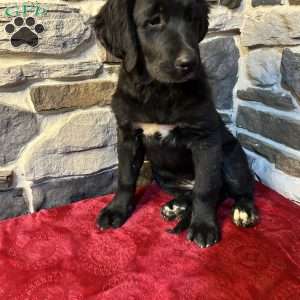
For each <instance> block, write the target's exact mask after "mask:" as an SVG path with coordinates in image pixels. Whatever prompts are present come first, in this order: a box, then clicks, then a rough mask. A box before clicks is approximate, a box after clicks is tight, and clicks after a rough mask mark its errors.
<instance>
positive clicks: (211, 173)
mask: <svg viewBox="0 0 300 300" xmlns="http://www.w3.org/2000/svg"><path fill="white" fill-rule="evenodd" d="M191 151H192V155H193V162H194V168H195V185H194V188H193V197H192V218H191V224H190V226H189V229H188V236H187V238H188V239H189V240H192V241H194V242H195V243H196V244H197V245H198V246H200V247H201V248H205V247H209V246H211V245H213V244H215V243H217V242H218V241H219V239H220V233H219V227H218V224H217V221H216V210H217V203H218V200H219V196H220V189H221V167H222V165H221V161H222V147H221V139H220V136H219V133H217V134H215V135H214V136H212V137H210V138H207V139H205V140H201V141H196V142H193V143H192V145H191Z"/></svg>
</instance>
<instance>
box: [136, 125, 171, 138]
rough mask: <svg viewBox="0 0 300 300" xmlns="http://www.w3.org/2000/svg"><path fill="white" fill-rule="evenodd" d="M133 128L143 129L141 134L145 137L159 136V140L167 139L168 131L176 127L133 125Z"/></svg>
mask: <svg viewBox="0 0 300 300" xmlns="http://www.w3.org/2000/svg"><path fill="white" fill-rule="evenodd" d="M133 126H134V128H136V129H139V128H140V129H143V134H144V135H146V136H151V135H154V134H160V136H161V138H165V137H167V136H168V135H169V133H170V131H171V130H173V129H174V128H175V127H176V125H166V124H157V123H134V124H133Z"/></svg>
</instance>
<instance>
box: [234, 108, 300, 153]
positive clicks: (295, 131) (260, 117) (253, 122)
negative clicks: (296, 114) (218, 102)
mask: <svg viewBox="0 0 300 300" xmlns="http://www.w3.org/2000/svg"><path fill="white" fill-rule="evenodd" d="M236 122H237V126H238V127H241V128H245V129H248V130H249V131H252V132H254V133H258V134H261V135H262V136H264V137H267V138H269V139H272V140H274V141H276V142H278V143H282V144H285V145H287V146H289V147H291V148H293V149H296V150H300V138H299V136H300V121H298V120H293V119H291V118H288V117H285V116H277V115H274V114H272V113H268V112H263V111H258V110H255V109H252V108H250V107H246V106H239V108H238V113H237V120H236Z"/></svg>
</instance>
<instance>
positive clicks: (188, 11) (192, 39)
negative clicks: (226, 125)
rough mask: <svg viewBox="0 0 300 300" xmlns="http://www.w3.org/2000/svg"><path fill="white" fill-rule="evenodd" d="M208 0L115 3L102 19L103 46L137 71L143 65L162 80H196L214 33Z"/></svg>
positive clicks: (99, 19)
mask: <svg viewBox="0 0 300 300" xmlns="http://www.w3.org/2000/svg"><path fill="white" fill-rule="evenodd" d="M208 12H209V7H208V4H207V2H206V0H172V1H171V0H109V1H108V2H107V3H106V4H105V6H104V7H103V8H102V10H101V11H100V13H99V14H98V16H97V18H96V23H95V29H96V33H97V36H98V38H99V39H100V41H101V43H102V44H103V45H104V47H106V49H107V50H108V51H110V52H111V53H112V54H113V55H115V56H116V57H118V58H120V59H122V60H123V62H124V66H125V68H126V70H127V71H129V72H130V71H131V70H133V69H134V67H135V66H136V64H137V62H138V61H139V63H140V62H141V63H143V64H144V65H145V67H146V70H147V72H148V74H149V75H150V77H152V78H153V79H155V80H158V81H160V82H168V83H170V82H184V81H187V80H189V79H192V78H193V77H194V76H195V74H196V72H197V68H198V66H199V64H200V57H199V48H198V44H199V42H200V41H201V40H202V39H203V38H204V36H205V34H206V33H207V30H208Z"/></svg>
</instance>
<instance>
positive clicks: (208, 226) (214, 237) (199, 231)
mask: <svg viewBox="0 0 300 300" xmlns="http://www.w3.org/2000/svg"><path fill="white" fill-rule="evenodd" d="M187 239H188V240H190V241H193V242H195V243H196V244H197V245H198V246H199V247H201V248H206V247H210V246H212V245H214V244H215V243H217V242H218V241H219V240H220V231H219V227H218V225H217V224H216V223H200V224H191V225H190V227H189V229H188V235H187Z"/></svg>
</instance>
